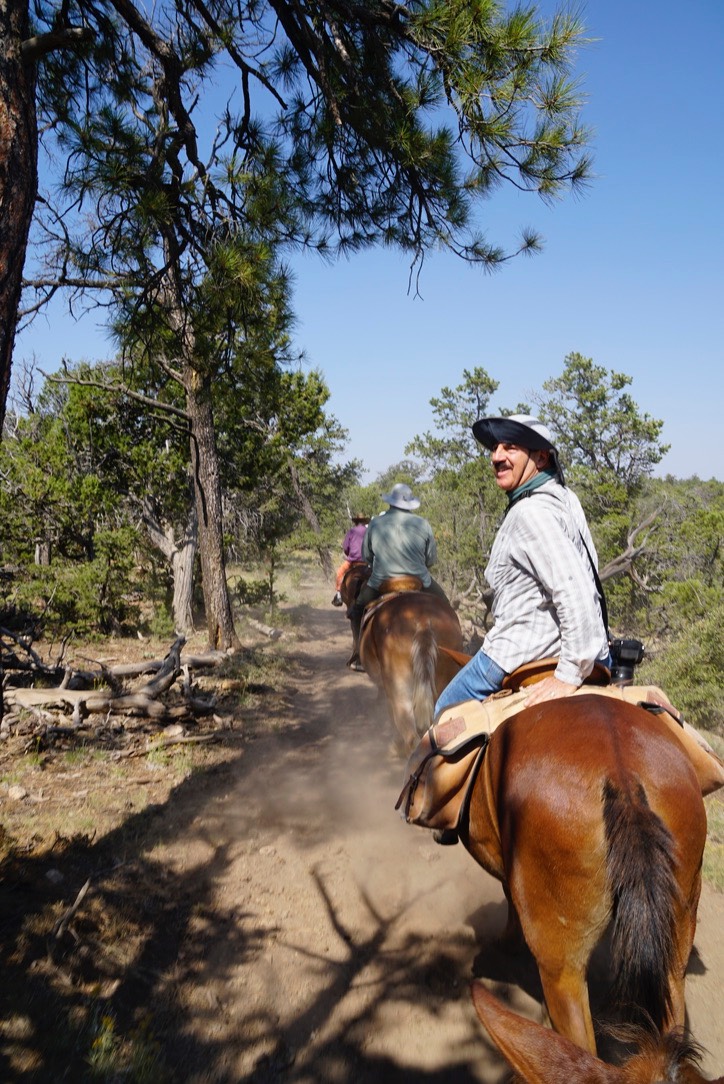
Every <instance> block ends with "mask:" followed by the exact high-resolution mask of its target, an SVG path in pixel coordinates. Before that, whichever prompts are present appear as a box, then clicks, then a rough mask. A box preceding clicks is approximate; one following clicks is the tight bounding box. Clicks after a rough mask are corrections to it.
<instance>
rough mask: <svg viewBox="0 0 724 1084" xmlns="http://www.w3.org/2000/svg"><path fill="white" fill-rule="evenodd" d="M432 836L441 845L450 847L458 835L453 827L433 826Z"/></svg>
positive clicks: (455, 841) (456, 840)
mask: <svg viewBox="0 0 724 1084" xmlns="http://www.w3.org/2000/svg"><path fill="white" fill-rule="evenodd" d="M432 838H433V839H434V840H435V842H436V843H439V844H440V846H441V847H452V846H453V844H455V843H457V842H458V838H459V837H458V834H457V832H456V831H455V829H454V828H435V829H433V833H432Z"/></svg>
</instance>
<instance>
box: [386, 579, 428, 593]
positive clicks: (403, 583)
mask: <svg viewBox="0 0 724 1084" xmlns="http://www.w3.org/2000/svg"><path fill="white" fill-rule="evenodd" d="M398 591H422V580H421V579H420V577H419V576H388V577H387V579H385V580H383V581H382V583H381V584H380V586H379V592H380V594H381V595H396V594H397V592H398Z"/></svg>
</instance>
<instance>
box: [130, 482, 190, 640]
mask: <svg viewBox="0 0 724 1084" xmlns="http://www.w3.org/2000/svg"><path fill="white" fill-rule="evenodd" d="M143 524H144V526H145V528H146V532H147V534H148V537H149V539H150V541H151V544H152V545H153V546H154V547H155V548H156V549H157V550H159V552H160V553H162V554H163V556H164V557H165V559H166V560H167V561H168V563H169V565H170V567H171V576H172V581H173V602H172V613H173V625H174V629H175V631H176V633H178V634H183V635H184V636H188V634H189V633H191V632H193V629H194V616H193V605H192V602H193V590H194V579H193V577H194V563H195V561H196V553H197V550H198V521H197V517H196V504H195V498H194V489H193V485H191V484H190V485H189V508H188V520H187V522H186V524H185V525H184V528H183V537H182V538H181V540H180V541H179V542H177V541H176V532H175V531H174V529H173V527H172V526H171V525H170V524H168V525H163V524H161V523H159V522H158V520H157V518H156V516H155V515H154V512H153V509H152V508H151V507H150V505H149V502H144V507H143Z"/></svg>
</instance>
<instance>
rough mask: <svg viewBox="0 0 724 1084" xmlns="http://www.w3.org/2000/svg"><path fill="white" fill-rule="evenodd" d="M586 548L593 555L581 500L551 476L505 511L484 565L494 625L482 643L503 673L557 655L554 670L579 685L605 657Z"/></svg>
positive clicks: (600, 620) (598, 608)
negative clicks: (491, 595) (486, 564)
mask: <svg viewBox="0 0 724 1084" xmlns="http://www.w3.org/2000/svg"><path fill="white" fill-rule="evenodd" d="M584 540H585V546H584ZM586 546H587V547H588V552H589V553H590V555H591V558H592V559H593V560H594V561H597V557H596V550H595V547H594V545H593V539H592V538H591V534H590V531H589V529H588V524H587V523H586V517H585V516H584V514H583V509H582V508H581V503H580V501H579V500H578V498H577V497H576V495H575V494H574V493H572V492H571V491H570V490H569V489H566V488H565V486H562V485H560V484H559V482H558V481H556V480H551V481H550V482H546V483H545V484H544V485H542V486H540V488H539V489H537V490H535V491H534V492H533V493H531V494H530V496H529V497H525V498H523V499H522V500H519V501H517V502H516V503H515V504H514V505H513V506H512V507H511V508H510V510H509V511H508V513H507V515H506V517H505V519H504V520H503V522H502V524H501V527H500V529H499V531H498V533H497V535H496V538H495V542H494V543H493V548H492V551H491V554H490V561H489V563H488V567H487V568H486V570H485V576H486V579H487V581H488V583H489V584H490V587H491V588H492V590H493V594H494V599H493V607H492V613H493V617H494V624H493V627H492V629H491V630H490V632H489V633H488V634H487V636H486V637H485V640H484V642H483V648H482V649H483V651H485V652H486V654H488V655H489V656H490V658H491V659H493V661H494V662H496V663H497V664H498V666H500V667H502V669H503V670H505V671H506V673H510V672H511V671H513V670H515V669H516V667H518V666H521V665H522V664H523V663H526V662H532V661H534V660H536V659H543V658H547V657H548V656H551V655H553V656H559V662H558V666H557V668H556V671H555V676H556V677H557V678H559V679H560V680H561V681H565V682H567V683H569V684H571V685H580V684H581V683H582V682H583V679H584V678H585V677H587V676H588V675H589V674H590V673H591V670H592V669H593V665H594V663H595V662H596V661H597V660H598V659H602V660H605V659H606V658H607V656H608V638H607V635H606V629H605V627H604V623H603V617H602V615H601V604H600V599H599V595H598V590H597V588H596V583H595V580H594V578H593V571H592V569H591V564H590V561H589V559H588V555H587V554H586Z"/></svg>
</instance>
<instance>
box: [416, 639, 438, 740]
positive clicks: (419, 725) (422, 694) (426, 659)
mask: <svg viewBox="0 0 724 1084" xmlns="http://www.w3.org/2000/svg"><path fill="white" fill-rule="evenodd" d="M437 655H438V651H437V639H436V637H435V633H434V632H433V630H432V629H431V628H430V626H429V625H427V626H425V627H424V628H421V629H417V631H416V632H415V635H414V637H413V639H412V652H411V657H412V714H413V715H414V717H415V729H416V730H417V733H418V734H419V735H421V736H422V735H423V734H424V733H425V731H426V730H427V728H428V727H429V726H430V725H431V723H432V715H433V711H434V710H435V700H436V684H435V680H436V679H435V670H436V667H437Z"/></svg>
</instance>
